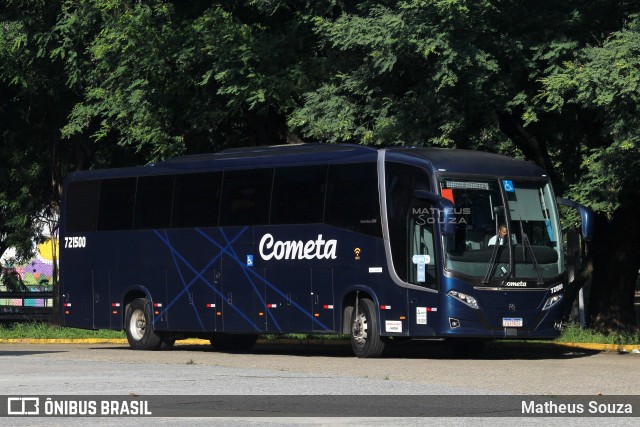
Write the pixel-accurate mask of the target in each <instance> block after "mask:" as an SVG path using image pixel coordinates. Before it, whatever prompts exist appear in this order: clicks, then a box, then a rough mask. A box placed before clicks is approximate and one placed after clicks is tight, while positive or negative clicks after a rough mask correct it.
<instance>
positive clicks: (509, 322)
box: [502, 317, 522, 328]
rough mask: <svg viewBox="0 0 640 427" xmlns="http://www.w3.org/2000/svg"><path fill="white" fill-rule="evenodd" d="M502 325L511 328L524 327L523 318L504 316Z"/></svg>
mask: <svg viewBox="0 0 640 427" xmlns="http://www.w3.org/2000/svg"><path fill="white" fill-rule="evenodd" d="M502 326H503V327H505V328H506V327H509V328H521V327H522V318H521V317H503V318H502Z"/></svg>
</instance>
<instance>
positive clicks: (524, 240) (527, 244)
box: [519, 220, 544, 286]
mask: <svg viewBox="0 0 640 427" xmlns="http://www.w3.org/2000/svg"><path fill="white" fill-rule="evenodd" d="M519 222H520V233H521V234H522V246H523V248H522V258H523V260H524V262H525V263H526V262H527V258H526V252H525V248H526V249H527V250H528V251H529V254H530V255H531V260H532V261H533V266H534V268H535V269H536V273H538V285H540V286H542V285H544V280H543V279H542V272H541V271H540V266H539V265H538V260H537V259H536V256H535V255H534V253H533V248H532V247H531V243H530V242H529V236H527V235H526V234H525V232H524V230H523V229H522V220H520V221H519Z"/></svg>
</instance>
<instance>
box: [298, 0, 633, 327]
mask: <svg viewBox="0 0 640 427" xmlns="http://www.w3.org/2000/svg"><path fill="white" fill-rule="evenodd" d="M634 11H635V12H637V11H638V6H637V4H634V3H632V2H628V1H614V0H612V1H597V2H587V1H578V2H563V3H558V2H554V1H542V2H536V3H535V4H531V5H528V7H526V8H523V7H522V4H521V2H516V1H507V2H505V1H499V2H498V1H490V0H486V1H480V2H468V1H464V0H459V1H457V0H441V1H429V2H426V1H420V0H408V1H369V2H360V3H359V5H358V7H357V9H356V10H355V11H344V12H343V13H341V14H339V15H338V17H335V18H334V17H318V18H316V19H315V22H316V27H315V31H316V33H317V34H318V35H319V36H320V38H321V43H322V44H321V47H322V49H323V50H324V51H323V53H322V54H323V55H325V56H327V57H332V58H333V61H332V65H333V68H332V71H331V73H330V75H329V77H328V78H327V79H325V80H323V81H321V82H320V84H319V86H318V87H317V88H316V89H315V90H314V91H311V92H308V93H306V94H305V96H304V103H303V105H302V106H301V108H299V109H296V110H295V111H294V112H293V113H292V114H291V115H290V118H289V124H290V126H292V128H294V129H297V130H299V132H301V134H302V135H303V136H305V137H309V138H314V139H321V140H328V141H332V142H342V141H355V142H364V143H370V144H383V145H384V144H413V145H422V144H425V145H442V146H447V147H458V148H473V149H482V150H489V151H501V152H506V153H507V154H512V155H516V156H522V157H524V158H526V159H528V160H531V161H533V162H535V163H537V164H538V165H539V166H541V167H543V168H544V169H545V170H546V171H547V173H548V174H549V176H550V177H551V178H552V180H553V182H554V184H555V187H556V189H557V190H558V193H559V194H563V193H566V194H567V195H570V196H581V194H582V193H584V194H582V197H578V198H579V199H580V201H582V202H583V203H585V204H586V205H588V206H591V207H593V208H594V209H596V210H597V211H600V212H603V209H602V208H603V206H604V205H608V206H611V207H612V206H614V205H611V204H610V199H611V197H612V194H611V191H610V190H609V189H608V187H610V186H611V185H614V186H616V187H617V186H618V185H621V184H622V183H623V182H625V183H627V182H628V183H629V184H630V185H629V184H625V185H624V186H621V187H620V190H621V191H620V192H619V193H618V191H616V192H615V193H616V195H615V196H614V198H616V199H617V200H618V201H621V200H623V199H624V200H626V201H627V202H626V203H621V204H620V205H619V207H618V208H617V210H616V214H613V211H611V213H612V215H610V216H609V218H608V220H609V222H607V221H606V220H605V221H604V222H603V223H601V224H599V228H600V230H604V229H615V230H620V232H621V233H628V231H627V230H629V228H630V227H631V228H632V229H633V230H635V231H634V232H633V233H636V232H637V230H638V227H637V225H634V224H633V222H632V218H631V216H632V212H634V209H635V206H636V204H637V200H638V199H639V198H638V197H637V196H636V193H630V194H628V195H624V194H626V193H625V191H622V188H623V187H624V188H626V189H629V190H631V189H637V188H638V186H637V184H635V185H634V184H633V183H635V182H636V180H637V176H636V174H635V173H634V172H631V171H633V170H634V169H629V168H631V167H635V166H637V165H635V163H634V164H629V162H630V160H629V158H627V161H626V162H622V163H617V159H618V158H619V157H620V156H624V155H625V153H626V154H631V153H632V152H633V153H635V151H633V150H635V147H636V145H634V144H635V143H632V142H630V141H632V140H631V139H630V135H632V134H634V132H635V134H636V135H637V128H633V127H632V126H629V125H630V124H631V123H633V122H629V121H627V120H626V119H627V118H628V117H627V116H628V115H629V114H634V113H635V112H636V110H637V105H638V104H637V99H635V98H633V97H632V96H631V95H630V94H631V93H633V94H635V93H636V92H637V89H636V82H635V80H634V79H629V75H628V74H627V75H621V74H620V73H611V70H609V69H608V68H606V67H600V68H597V69H594V73H593V76H592V77H595V76H597V75H603V74H606V75H608V76H609V77H611V82H610V85H611V86H612V87H618V86H619V85H621V86H623V88H620V92H619V93H621V94H622V93H624V94H625V98H624V99H623V98H621V97H616V96H610V97H609V98H607V99H608V100H609V101H610V102H615V103H617V102H619V101H624V102H622V103H619V104H618V106H619V107H620V108H619V109H617V110H616V111H612V112H605V111H603V110H602V108H603V107H604V104H601V105H599V106H596V105H594V103H593V102H591V103H589V102H587V103H584V102H582V103H581V102H577V101H578V100H577V99H576V100H575V101H574V102H564V103H562V102H563V100H564V99H565V98H568V99H571V96H572V95H573V93H575V92H568V91H565V92H562V91H560V92H559V91H558V90H556V91H555V95H554V92H553V90H552V89H553V87H552V86H550V84H545V82H547V80H546V79H548V78H551V77H553V76H555V77H554V78H555V79H561V78H562V76H563V75H564V74H566V72H565V71H563V70H565V69H566V64H567V63H574V62H576V61H577V62H576V63H579V64H580V65H581V66H582V64H583V63H584V58H585V55H586V56H593V55H594V54H595V51H594V50H593V48H592V47H591V46H592V45H598V44H602V43H604V42H605V41H606V40H609V37H610V35H611V34H612V33H613V34H617V32H618V31H621V29H622V28H623V26H624V24H625V22H626V21H627V20H628V17H629V16H631V15H632V13H633V12H634ZM611 48H613V46H611V45H603V46H602V49H604V50H605V51H607V52H611V50H610V49H611ZM626 49H627V50H626V52H627V55H629V56H632V55H633V54H634V53H636V51H635V50H634V49H629V45H627V48H626ZM626 64H629V62H628V61H627V62H625V65H624V66H621V67H620V68H625V67H626V66H627V65H626ZM631 68H633V67H631ZM635 70H637V68H636V69H635ZM569 71H571V70H569ZM629 71H631V70H629ZM619 78H621V79H622V80H623V82H618V79H619ZM566 79H568V77H566ZM625 79H626V81H627V83H624V81H625ZM551 81H552V80H549V82H551ZM556 81H558V80H556ZM592 83H593V84H592V85H591V86H589V87H588V88H585V91H587V93H591V94H593V97H597V94H598V90H597V85H598V84H599V81H597V80H595V81H593V82H592ZM558 85H559V86H562V84H561V83H558ZM594 87H595V88H594ZM634 89H635V92H634ZM553 96H555V98H553ZM585 96H586V95H582V97H583V98H585ZM542 99H547V100H548V102H541V100H542ZM560 104H561V106H562V108H560V107H559V105H560ZM630 104H631V105H633V106H634V107H633V108H629V105H630ZM625 111H626V112H628V113H627V114H623V112H625ZM606 117H609V118H608V119H607V118H606ZM624 124H627V126H626V127H625V126H623V125H624ZM612 128H616V129H620V130H622V129H624V130H625V131H624V132H623V133H624V135H625V136H624V137H623V138H622V139H618V143H617V145H614V146H613V148H606V147H607V146H608V145H609V143H611V142H612V141H613V140H612V139H611V138H609V137H608V136H607V135H608V133H610V132H611V131H612ZM619 133H620V132H619ZM607 150H608V151H607ZM625 150H626V151H625ZM630 150H631V151H630ZM614 153H615V154H614ZM636 158H637V157H636ZM605 160H606V161H605ZM612 165H618V166H620V167H619V168H618V167H617V168H615V170H616V171H617V172H613V171H614V169H610V170H611V171H612V172H610V173H607V174H606V175H603V174H602V169H607V168H610V167H611V166H612ZM607 170H609V169H607ZM603 182H607V185H606V186H603V185H602V183H603ZM631 201H636V202H635V204H634V203H631ZM616 206H617V205H616ZM623 218H626V219H623ZM622 230H624V231H622ZM633 233H632V234H627V236H635V234H633ZM603 235H604V233H602V232H601V233H600V234H599V237H598V238H597V239H596V241H595V242H593V244H592V245H591V249H592V250H591V252H592V254H593V256H594V258H593V259H594V265H595V270H594V276H593V287H592V289H593V294H592V298H591V301H592V305H591V319H592V320H593V324H594V325H595V326H596V327H598V328H600V329H603V330H613V329H625V328H627V327H628V326H630V325H633V323H634V317H633V295H632V293H633V287H634V285H635V278H636V277H637V272H638V264H637V249H634V248H633V247H632V245H633V243H634V242H635V241H637V239H634V238H633V237H632V238H630V239H627V241H626V242H627V244H625V245H622V246H618V249H617V250H616V251H614V252H613V253H610V252H608V251H609V249H608V248H609V245H610V244H611V243H612V241H610V240H608V238H606V239H602V236H603ZM621 237H622V236H621V235H617V236H616V237H615V238H616V239H620V238H621ZM612 256H613V257H612ZM612 270H615V272H613V271H612Z"/></svg>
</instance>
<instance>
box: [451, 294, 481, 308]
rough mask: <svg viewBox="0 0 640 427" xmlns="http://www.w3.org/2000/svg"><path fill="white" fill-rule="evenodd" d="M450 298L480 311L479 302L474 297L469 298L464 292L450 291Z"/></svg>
mask: <svg viewBox="0 0 640 427" xmlns="http://www.w3.org/2000/svg"><path fill="white" fill-rule="evenodd" d="M447 295H449V296H450V297H453V298H455V299H457V300H458V301H460V302H462V303H464V304H466V305H468V306H469V307H471V308H475V309H478V308H479V307H478V301H476V299H475V298H474V297H472V296H469V295H467V294H463V293H462V292H458V291H449V293H448V294H447Z"/></svg>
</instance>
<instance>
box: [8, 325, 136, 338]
mask: <svg viewBox="0 0 640 427" xmlns="http://www.w3.org/2000/svg"><path fill="white" fill-rule="evenodd" d="M11 338H13V339H20V338H41V339H52V338H59V339H79V338H125V335H124V332H123V331H112V330H98V331H91V330H86V329H75V328H62V327H60V326H56V325H50V324H48V323H42V322H30V323H13V324H9V325H0V339H11Z"/></svg>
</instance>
